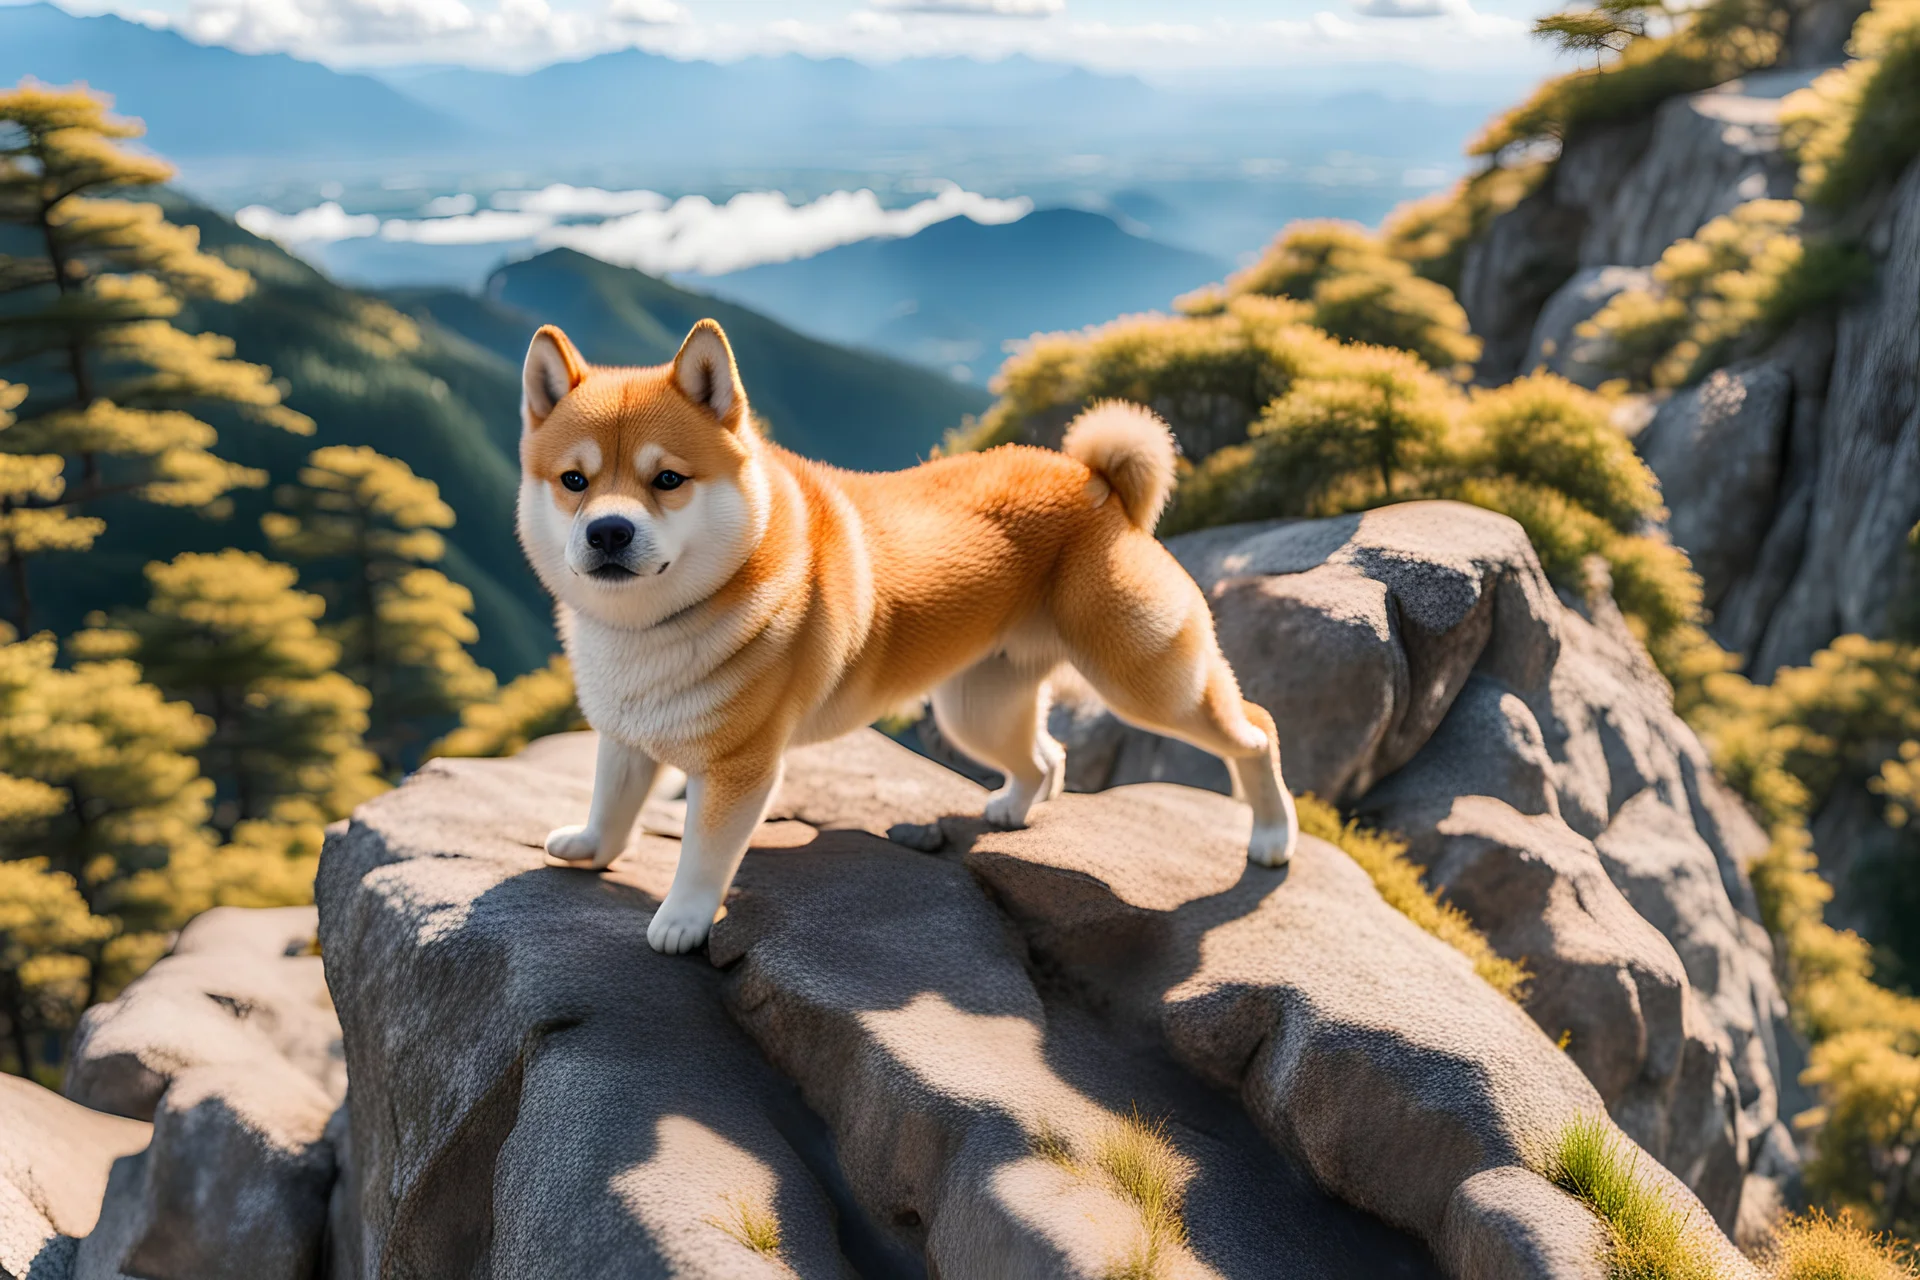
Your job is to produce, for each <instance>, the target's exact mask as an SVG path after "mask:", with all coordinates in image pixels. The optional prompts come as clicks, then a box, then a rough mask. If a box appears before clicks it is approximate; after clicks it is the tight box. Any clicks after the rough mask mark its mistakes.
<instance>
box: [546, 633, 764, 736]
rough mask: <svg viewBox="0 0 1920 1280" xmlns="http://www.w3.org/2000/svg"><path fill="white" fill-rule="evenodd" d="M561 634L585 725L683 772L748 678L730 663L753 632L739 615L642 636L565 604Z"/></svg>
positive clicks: (642, 634)
mask: <svg viewBox="0 0 1920 1280" xmlns="http://www.w3.org/2000/svg"><path fill="white" fill-rule="evenodd" d="M560 614H561V631H562V635H563V638H564V639H565V641H566V647H567V656H568V658H569V659H570V660H571V661H572V663H573V669H574V687H575V689H576V690H577V691H578V695H579V698H580V709H581V711H583V712H585V713H586V717H587V723H589V724H591V725H592V726H593V727H594V728H595V729H597V730H599V731H600V732H601V733H606V734H611V735H613V736H614V737H616V738H619V739H620V740H621V741H623V742H628V743H632V744H633V745H634V746H637V747H640V748H641V749H643V750H645V751H646V752H647V753H648V754H649V755H651V756H653V757H654V758H655V759H657V760H664V761H666V762H667V763H669V764H673V765H676V766H678V767H680V768H682V769H692V768H697V767H698V766H699V764H700V763H701V760H699V759H697V758H692V757H697V756H699V755H700V754H701V753H700V751H699V746H700V743H701V741H702V740H703V739H705V738H706V737H707V736H708V735H710V734H711V733H712V732H713V731H714V729H715V728H716V726H717V725H718V724H719V722H720V719H721V716H722V715H723V713H724V710H725V707H726V705H727V703H728V702H729V701H730V700H731V699H732V698H733V697H734V695H736V694H738V693H739V692H740V689H741V686H742V684H743V683H744V681H745V680H746V678H747V673H746V672H745V671H741V670H738V669H733V670H729V669H728V660H729V659H731V658H732V657H733V656H734V655H735V653H736V652H737V651H738V650H739V648H740V646H741V645H742V644H743V643H744V641H745V640H746V638H747V634H750V632H751V629H752V628H751V624H750V622H749V621H748V620H747V619H744V618H741V617H740V616H739V615H738V614H732V615H721V616H719V617H717V618H715V617H710V616H707V615H706V613H705V611H704V610H696V611H695V615H694V616H690V617H688V618H685V619H679V620H669V621H667V622H665V623H662V624H661V625H659V626H654V627H648V628H646V629H645V630H639V631H635V630H629V629H626V628H622V627H614V626H609V625H607V624H606V623H603V622H598V621H596V620H594V619H593V618H591V617H589V616H587V615H585V614H582V613H578V612H576V611H574V610H572V609H569V608H566V607H565V606H562V608H561V610H560Z"/></svg>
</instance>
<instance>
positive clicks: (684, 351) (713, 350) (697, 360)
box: [673, 320, 747, 431]
mask: <svg viewBox="0 0 1920 1280" xmlns="http://www.w3.org/2000/svg"><path fill="white" fill-rule="evenodd" d="M673 381H674V383H675V385H677V386H678V387H679V388H680V390H681V391H682V392H683V393H684V394H685V395H686V397H687V399H689V400H691V401H693V402H694V403H695V404H697V405H700V406H701V407H703V408H705V409H708V410H710V411H711V412H712V413H713V416H714V417H716V418H718V419H720V423H721V425H722V426H724V427H726V428H727V429H728V430H729V431H731V430H733V429H734V428H735V427H737V426H739V425H740V423H741V422H742V421H744V420H745V418H746V412H745V410H746V404H747V397H746V393H745V392H744V391H742V390H741V388H740V370H739V368H738V367H737V366H736V365H735V364H734V363H733V348H732V347H731V346H729V345H727V335H726V333H725V332H723V331H722V330H721V328H720V325H719V323H718V322H717V321H713V320H702V321H701V322H700V323H699V324H696V325H695V326H693V331H692V332H691V333H689V334H687V340H686V341H685V342H683V343H681V344H680V354H679V355H677V356H675V357H674V358H673Z"/></svg>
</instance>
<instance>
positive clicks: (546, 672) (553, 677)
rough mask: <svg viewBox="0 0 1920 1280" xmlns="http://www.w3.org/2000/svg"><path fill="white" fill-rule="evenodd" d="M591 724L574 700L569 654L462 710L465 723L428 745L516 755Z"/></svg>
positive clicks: (446, 752) (462, 752)
mask: <svg viewBox="0 0 1920 1280" xmlns="http://www.w3.org/2000/svg"><path fill="white" fill-rule="evenodd" d="M586 727H587V721H586V717H584V716H582V715H581V714H580V704H579V703H578V702H577V701H576V700H575V698H574V692H573V668H572V666H571V665H569V664H568V662H567V659H566V655H565V654H555V655H554V656H553V657H552V658H551V659H549V660H548V662H547V665H546V666H544V667H541V668H540V669H539V670H538V671H529V672H527V674H525V675H523V676H520V677H518V678H517V679H514V680H511V681H509V682H507V684H505V685H503V686H502V687H501V689H500V691H499V693H497V694H495V695H494V696H493V697H491V698H488V699H487V700H485V701H483V702H475V703H471V704H469V705H468V706H467V707H466V708H465V709H464V710H462V711H461V712H460V727H459V728H458V729H455V730H454V731H453V732H452V733H449V734H448V735H447V736H446V737H444V738H442V739H440V741H438V742H436V743H434V744H433V746H431V747H429V748H428V749H427V754H428V755H429V756H510V755H513V754H514V753H515V752H517V751H519V750H521V749H522V748H524V747H525V746H526V745H527V744H528V743H529V742H532V741H533V740H534V739H535V738H544V737H545V736H547V735H548V734H550V733H569V732H571V731H573V730H575V729H584V728H586Z"/></svg>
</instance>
